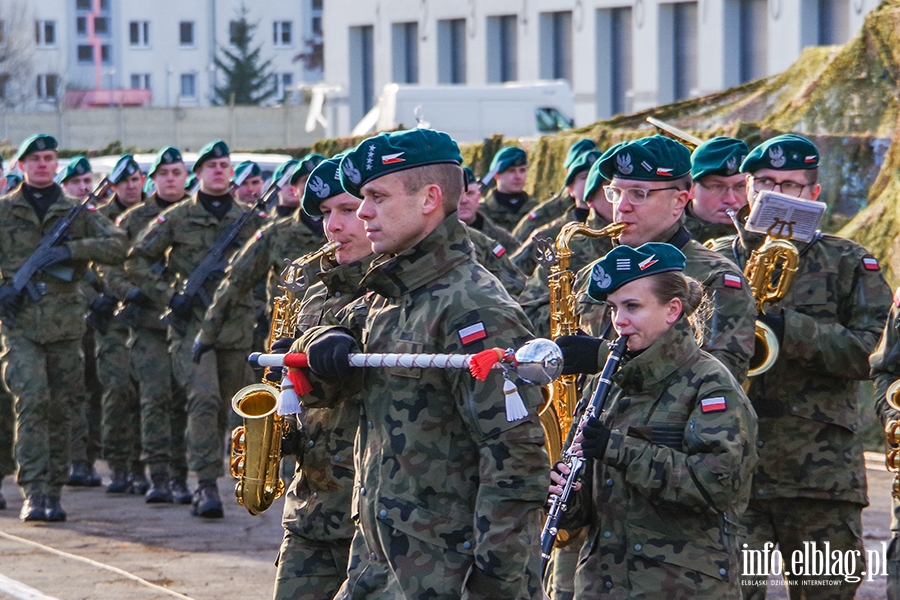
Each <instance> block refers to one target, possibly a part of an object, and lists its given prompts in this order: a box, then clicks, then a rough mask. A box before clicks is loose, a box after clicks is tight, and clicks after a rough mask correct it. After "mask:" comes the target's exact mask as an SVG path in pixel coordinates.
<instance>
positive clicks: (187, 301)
mask: <svg viewBox="0 0 900 600" xmlns="http://www.w3.org/2000/svg"><path fill="white" fill-rule="evenodd" d="M249 174H250V169H246V170H245V171H244V172H243V173H240V174H239V175H237V176H235V178H234V181H233V182H232V184H231V192H232V193H233V192H234V191H235V190H236V189H237V188H239V187H240V186H241V184H242V183H243V182H244V179H246V178H247V176H248V175H249ZM290 179H291V172H290V171H288V172H286V173H285V174H284V175H282V177H281V178H280V179H279V180H277V181H273V182H272V183H270V184H269V187H268V188H266V191H265V192H264V193H263V195H262V196H261V197H260V198H259V200H257V202H256V204H255V205H253V206H252V207H250V208H248V209H247V210H245V211H244V212H243V213H241V216H240V217H238V218H237V220H236V221H235V222H234V223H232V224H231V225H229V226H228V227H227V228H225V230H224V231H222V233H220V234H219V237H217V238H216V241H215V242H214V243H213V245H212V247H211V248H210V249H209V252H207V253H206V256H204V257H203V260H201V261H200V264H198V265H197V267H196V268H195V269H194V271H193V272H192V273H191V274H190V275H189V276H188V279H187V282H186V283H185V284H184V291H182V292H179V293H177V294H175V295H174V296H173V297H172V299H171V300H170V301H169V307H170V308H169V309H168V310H167V311H166V312H165V314H163V316H162V321H163V322H164V323H165V324H166V325H169V326H170V327H172V328H173V329H174V330H175V331H177V332H178V333H179V335H182V336H183V335H185V333H186V332H187V325H188V321H190V313H189V312H188V309H191V308H192V307H193V306H196V305H198V304H199V305H200V306H201V307H202V308H208V307H209V305H210V304H212V297H211V296H210V295H209V293H208V292H207V291H206V289H205V288H204V287H203V286H204V285H205V284H206V282H207V280H209V278H210V277H212V275H213V274H215V273H222V272H224V271H225V268H226V267H227V266H228V262H229V260H230V258H231V257H230V256H226V253H227V252H228V248H230V247H231V245H232V244H233V243H234V240H235V239H237V236H238V234H240V231H241V229H243V227H244V225H246V224H247V221H249V220H250V218H251V217H252V216H253V215H254V214H256V212H257V211H259V210H262V209H263V208H264V207H265V206H266V205H267V204H268V203H269V201H270V200H272V198H274V196H275V194H277V193H278V191H279V190H280V189H281V188H282V187H284V185H285V184H286V183H287V182H288V181H290Z"/></svg>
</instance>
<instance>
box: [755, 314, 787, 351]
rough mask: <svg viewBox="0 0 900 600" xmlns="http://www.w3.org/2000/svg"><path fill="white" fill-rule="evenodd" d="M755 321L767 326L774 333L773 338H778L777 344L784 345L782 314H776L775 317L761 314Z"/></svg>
mask: <svg viewBox="0 0 900 600" xmlns="http://www.w3.org/2000/svg"><path fill="white" fill-rule="evenodd" d="M756 318H757V320H759V321H762V322H763V323H765V324H766V325H768V326H769V327H770V328H771V329H772V331H774V332H775V337H777V338H778V343H779V344H783V343H784V313H778V314H775V315H767V314H762V315H759V316H758V317H756Z"/></svg>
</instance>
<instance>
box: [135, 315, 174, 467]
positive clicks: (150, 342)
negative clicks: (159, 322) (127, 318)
mask: <svg viewBox="0 0 900 600" xmlns="http://www.w3.org/2000/svg"><path fill="white" fill-rule="evenodd" d="M129 344H130V346H131V372H132V376H133V377H134V379H135V380H136V381H137V382H138V393H139V395H140V411H141V437H140V439H141V448H142V453H141V460H143V461H144V462H145V463H146V464H147V466H148V468H149V471H150V474H151V475H157V474H158V475H167V476H170V477H179V478H184V477H186V476H187V458H186V456H185V448H184V432H185V429H186V428H187V400H186V399H185V396H184V390H183V389H182V388H181V386H179V385H177V384H176V383H175V379H174V377H173V374H172V361H171V359H170V358H169V345H168V342H166V332H165V331H164V330H158V329H140V330H137V331H134V332H132V336H131V339H130V340H129Z"/></svg>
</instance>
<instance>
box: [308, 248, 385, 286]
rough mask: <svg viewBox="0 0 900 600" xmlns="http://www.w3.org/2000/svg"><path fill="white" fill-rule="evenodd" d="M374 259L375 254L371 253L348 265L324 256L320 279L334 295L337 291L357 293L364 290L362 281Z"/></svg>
mask: <svg viewBox="0 0 900 600" xmlns="http://www.w3.org/2000/svg"><path fill="white" fill-rule="evenodd" d="M374 259H375V255H374V254H370V255H369V256H367V257H365V258H364V259H362V260H358V261H356V262H352V263H350V264H348V265H339V264H337V263H335V262H332V261H330V260H328V259H327V258H323V259H322V263H321V264H322V270H321V271H319V274H318V277H319V281H321V282H322V283H323V284H325V287H326V288H327V289H328V293H329V294H332V295H333V294H334V293H335V292H340V293H342V294H357V293H359V292H360V291H362V290H364V288H363V287H362V284H361V282H362V279H363V277H364V276H365V274H366V272H368V270H369V267H371V266H372V261H373V260H374Z"/></svg>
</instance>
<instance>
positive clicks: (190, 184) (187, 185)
mask: <svg viewBox="0 0 900 600" xmlns="http://www.w3.org/2000/svg"><path fill="white" fill-rule="evenodd" d="M199 186H200V180H199V179H197V174H196V173H189V174H188V176H187V179H185V180H184V191H186V192H187V193H188V194H193V193H194V192H195V191H196V190H197V188H198V187H199Z"/></svg>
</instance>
